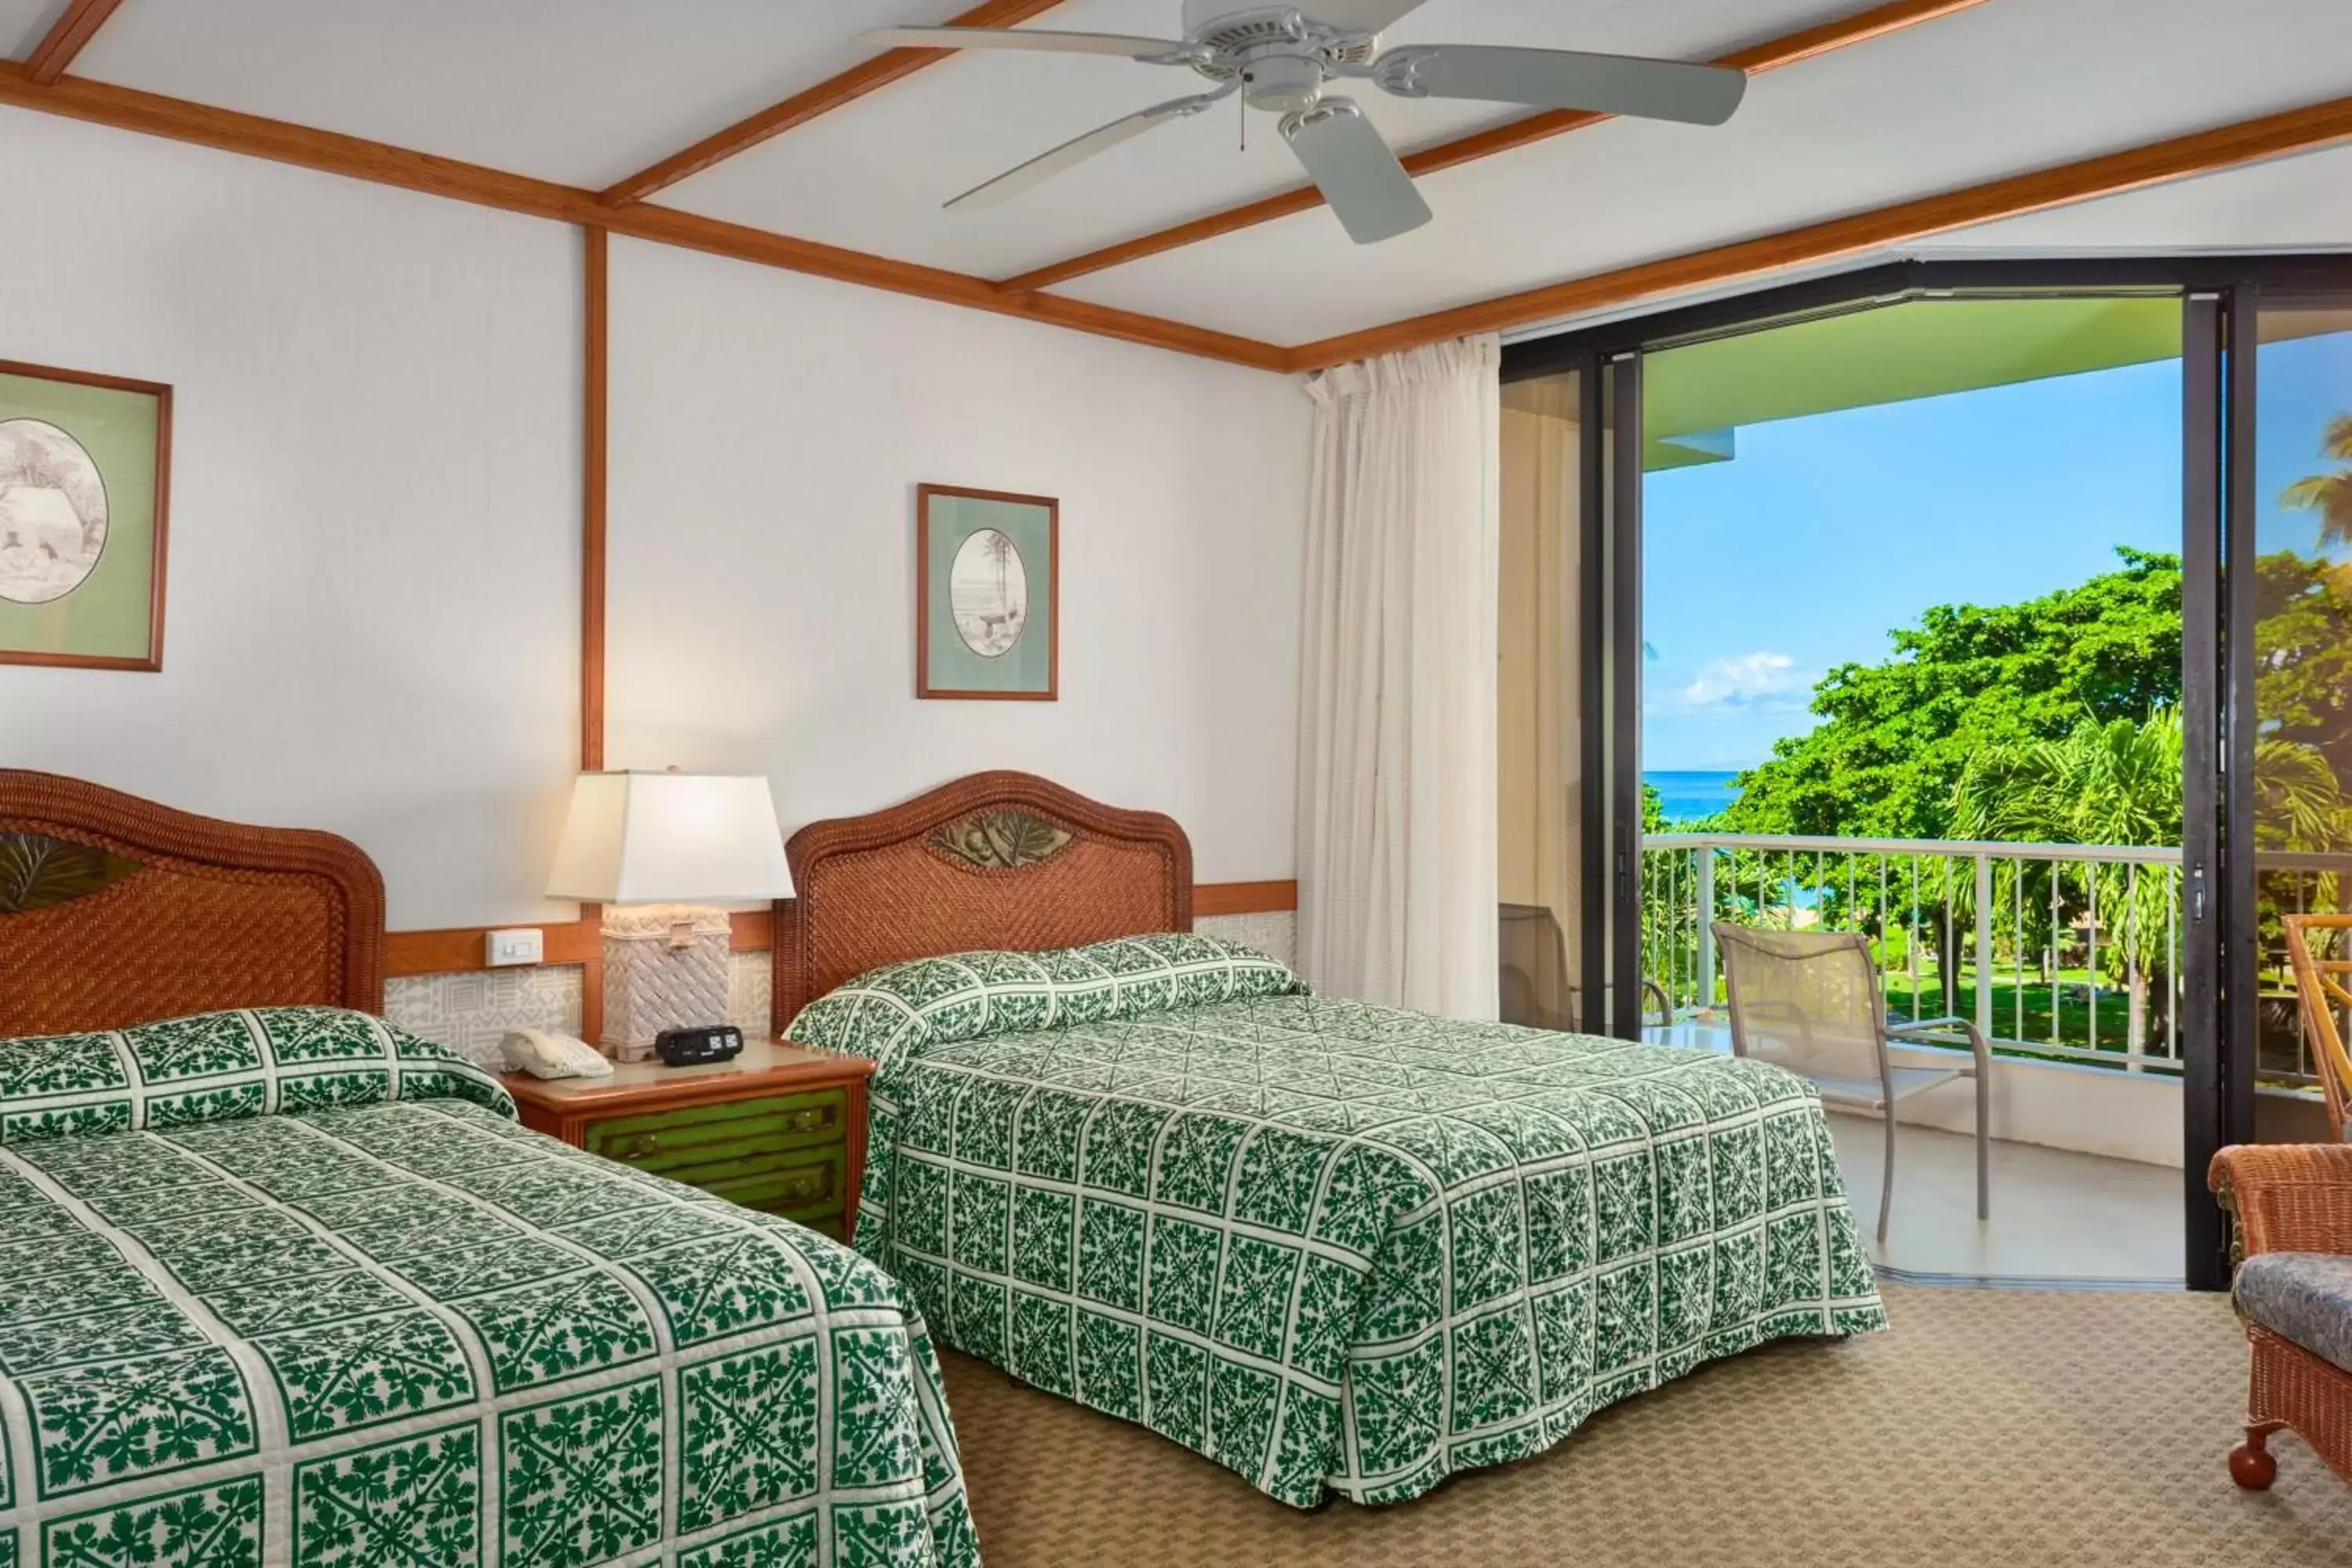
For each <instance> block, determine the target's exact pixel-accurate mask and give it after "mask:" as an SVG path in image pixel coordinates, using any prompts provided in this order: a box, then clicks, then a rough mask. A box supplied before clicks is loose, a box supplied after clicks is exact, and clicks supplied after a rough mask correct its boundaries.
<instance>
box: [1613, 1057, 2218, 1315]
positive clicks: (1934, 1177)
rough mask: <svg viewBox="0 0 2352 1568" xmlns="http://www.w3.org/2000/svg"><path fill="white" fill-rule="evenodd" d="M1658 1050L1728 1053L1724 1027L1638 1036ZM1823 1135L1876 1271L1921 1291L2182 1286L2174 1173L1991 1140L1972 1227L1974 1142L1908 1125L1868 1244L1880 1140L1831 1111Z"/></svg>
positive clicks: (1899, 1136) (1866, 1125)
mask: <svg viewBox="0 0 2352 1568" xmlns="http://www.w3.org/2000/svg"><path fill="white" fill-rule="evenodd" d="M1643 1036H1644V1037H1645V1038H1647V1039H1649V1040H1650V1041H1652V1042H1653V1043H1654V1044H1658V1045H1675V1046H1684V1047H1693V1048H1696V1049H1699V1050H1715V1051H1726V1052H1727V1051H1729V1050H1730V1048H1731V1031H1730V1030H1729V1029H1728V1028H1727V1027H1726V1026H1724V1025H1722V1024H1720V1023H1714V1022H1701V1021H1696V1020H1686V1021H1684V1022H1681V1023H1677V1024H1675V1025H1672V1026H1665V1027H1658V1026H1653V1027H1651V1028H1648V1029H1645V1030H1643ZM1830 1134H1831V1138H1832V1141H1833V1142H1835V1143H1836V1145H1837V1152H1838V1165H1839V1168H1840V1169H1841V1170H1842V1171H1843V1173H1844V1174H1845V1184H1846V1191H1847V1192H1848V1193H1849V1194H1852V1196H1853V1213H1854V1218H1855V1219H1856V1220H1857V1221H1859V1222H1860V1224H1861V1226H1862V1231H1863V1238H1864V1242H1865V1243H1866V1244H1867V1245H1868V1247H1869V1249H1870V1258H1871V1261H1872V1262H1873V1263H1875V1264H1877V1265H1878V1266H1879V1267H1881V1268H1887V1269H1890V1270H1894V1271H1895V1272H1897V1273H1900V1274H1903V1275H1906V1276H1909V1277H1914V1278H1918V1279H1957V1280H1981V1281H1985V1282H1989V1283H2000V1284H2011V1283H2015V1284H2026V1283H2045V1284H2046V1283H2099V1284H2110V1285H2113V1284H2170V1285H2176V1286H2177V1285H2179V1284H2180V1283H2181V1279H2182V1275H2181V1268H2182V1262H2183V1255H2184V1253H2185V1252H2186V1250H2187V1246H2186V1241H2185V1238H2184V1237H2183V1235H2182V1230H2181V1215H2182V1209H2181V1199H2182V1188H2181V1174H2180V1172H2179V1170H2178V1169H2176V1168H2174V1167H2171V1166H2167V1165H2153V1164H2142V1163H2139V1162H2137V1161H2133V1160H2117V1159H2110V1158H2107V1157H2105V1156H2104V1155H2098V1154H2084V1153H2078V1152H2074V1151H2072V1150H2065V1149H2050V1148H2044V1147H2042V1146H2041V1145H2039V1144H2034V1143H2011V1142H2002V1141H2000V1140H1998V1139H1997V1140H1995V1141H1994V1142H1993V1146H1992V1159H1991V1166H1992V1205H1991V1206H1992V1217H1991V1218H1990V1219H1988V1220H1984V1221H1979V1220H1978V1218H1977V1215H1976V1191H1977V1189H1976V1141H1975V1140H1974V1139H1973V1138H1970V1137H1969V1136H1968V1135H1966V1134H1964V1133H1955V1132H1946V1131H1939V1130H1937V1129H1936V1128H1932V1127H1921V1126H1916V1125H1913V1124H1910V1123H1907V1122H1906V1123H1905V1124H1903V1125H1902V1126H1900V1127H1899V1128H1897V1129H1896V1131H1895V1222H1894V1225H1893V1226H1892V1227H1891V1228H1890V1231H1889V1234H1888V1237H1887V1242H1886V1245H1885V1247H1880V1246H1879V1245H1878V1243H1877V1240H1876V1236H1877V1230H1878V1181H1879V1173H1880V1170H1881V1166H1880V1161H1881V1159H1882V1158H1883V1157H1884V1155H1885V1132H1884V1129H1883V1128H1882V1126H1881V1125H1880V1123H1879V1121H1878V1120H1877V1119H1876V1118H1875V1117H1870V1116H1858V1115H1848V1114H1844V1113H1842V1112H1837V1111H1832V1113H1831V1115H1830Z"/></svg>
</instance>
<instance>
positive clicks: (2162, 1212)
mask: <svg viewBox="0 0 2352 1568" xmlns="http://www.w3.org/2000/svg"><path fill="white" fill-rule="evenodd" d="M1830 1136H1831V1138H1832V1141H1833V1142H1835V1143H1836V1145H1837V1152H1838V1165H1839V1168H1840V1169H1842V1170H1843V1172H1844V1173H1845V1184H1846V1190H1847V1191H1848V1192H1849V1193H1850V1194H1853V1213H1854V1218H1855V1219H1856V1220H1857V1221H1859V1222H1860V1223H1861V1226H1862V1229H1863V1236H1864V1240H1865V1241H1867V1242H1868V1243H1869V1246H1870V1256H1871V1261H1873V1262H1874V1263H1877V1264H1879V1265H1881V1266H1882V1267H1885V1268H1890V1269H1895V1270H1898V1271H1900V1272H1901V1273H1903V1274H1905V1275H1911V1276H1920V1277H1927V1276H1934V1277H1946V1278H1958V1279H1983V1280H1988V1281H1997V1282H2000V1283H2009V1282H2011V1281H2018V1282H2022V1281H2029V1280H2031V1281H2051V1280H2063V1281H2096V1282H2102V1283H2118V1282H2129V1283H2135V1284H2137V1283H2159V1282H2160V1283H2170V1284H2175V1285H2177V1284H2179V1282H2180V1279H2181V1262H2182V1255H2183V1253H2184V1252H2185V1250H2186V1247H2185V1243H2184V1240H2183V1237H2182V1234H2181V1176H2180V1173H2179V1171H2177V1170H2173V1169H2171V1168H2170V1167H2168V1166H2164V1165H2143V1164H2140V1163H2137V1162H2136V1161H2130V1160H2110V1159H2105V1158H2102V1157H2101V1156H2099V1155H2096V1154H2078V1153H2075V1152H2073V1151H2071V1150H2065V1149H2044V1148H2041V1147H2039V1146H2037V1145H2035V1144H2032V1143H2004V1142H1998V1141H1996V1142H1994V1144H1993V1146H1992V1217H1991V1218H1990V1219H1988V1220H1984V1221H1979V1220H1978V1218H1977V1215H1976V1193H1977V1184H1976V1141H1975V1140H1974V1139H1972V1138H1969V1137H1967V1136H1965V1135H1964V1134H1960V1133H1955V1132H1944V1131H1938V1130H1937V1129H1935V1128H1932V1127H1914V1126H1909V1125H1906V1126H1901V1127H1898V1128H1897V1129H1896V1130H1895V1222H1894V1225H1893V1226H1892V1227H1891V1229H1890V1232H1889V1235H1888V1237H1887V1244H1886V1246H1885V1247H1884V1248H1881V1247H1879V1246H1878V1244H1877V1242H1876V1240H1875V1239H1874V1237H1875V1235H1876V1232H1877V1229H1878V1181H1879V1174H1880V1170H1881V1166H1880V1163H1879V1162H1880V1160H1881V1158H1882V1157H1883V1156H1884V1154H1885V1130H1884V1128H1883V1127H1882V1126H1881V1125H1880V1123H1879V1122H1878V1121H1877V1120H1876V1119H1874V1118H1872V1117H1865V1116H1846V1115H1841V1114H1837V1113H1834V1112H1833V1113H1832V1115H1831V1117H1830Z"/></svg>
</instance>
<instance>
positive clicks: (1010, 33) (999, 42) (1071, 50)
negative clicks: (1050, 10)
mask: <svg viewBox="0 0 2352 1568" xmlns="http://www.w3.org/2000/svg"><path fill="white" fill-rule="evenodd" d="M857 41H858V42H859V43H861V44H871V45H873V46H875V47H877V48H892V49H1044V50H1047V51H1050V52H1052V53H1055V54H1065V55H1121V56H1124V57H1126V58H1129V59H1131V60H1160V59H1166V58H1171V57H1172V58H1176V59H1182V58H1188V57H1190V56H1191V55H1192V54H1194V53H1196V52H1197V51H1196V50H1194V49H1193V48H1192V46H1191V45H1190V44H1187V43H1184V42H1182V41H1181V40H1179V39H1175V38H1142V37H1135V36H1134V35H1132V34H1129V33H1057V32H1055V31H1053V30H1052V29H1050V28H1046V27H884V28H882V29H880V30H879V31H877V32H872V33H860V34H859V35H858V36H857Z"/></svg>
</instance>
